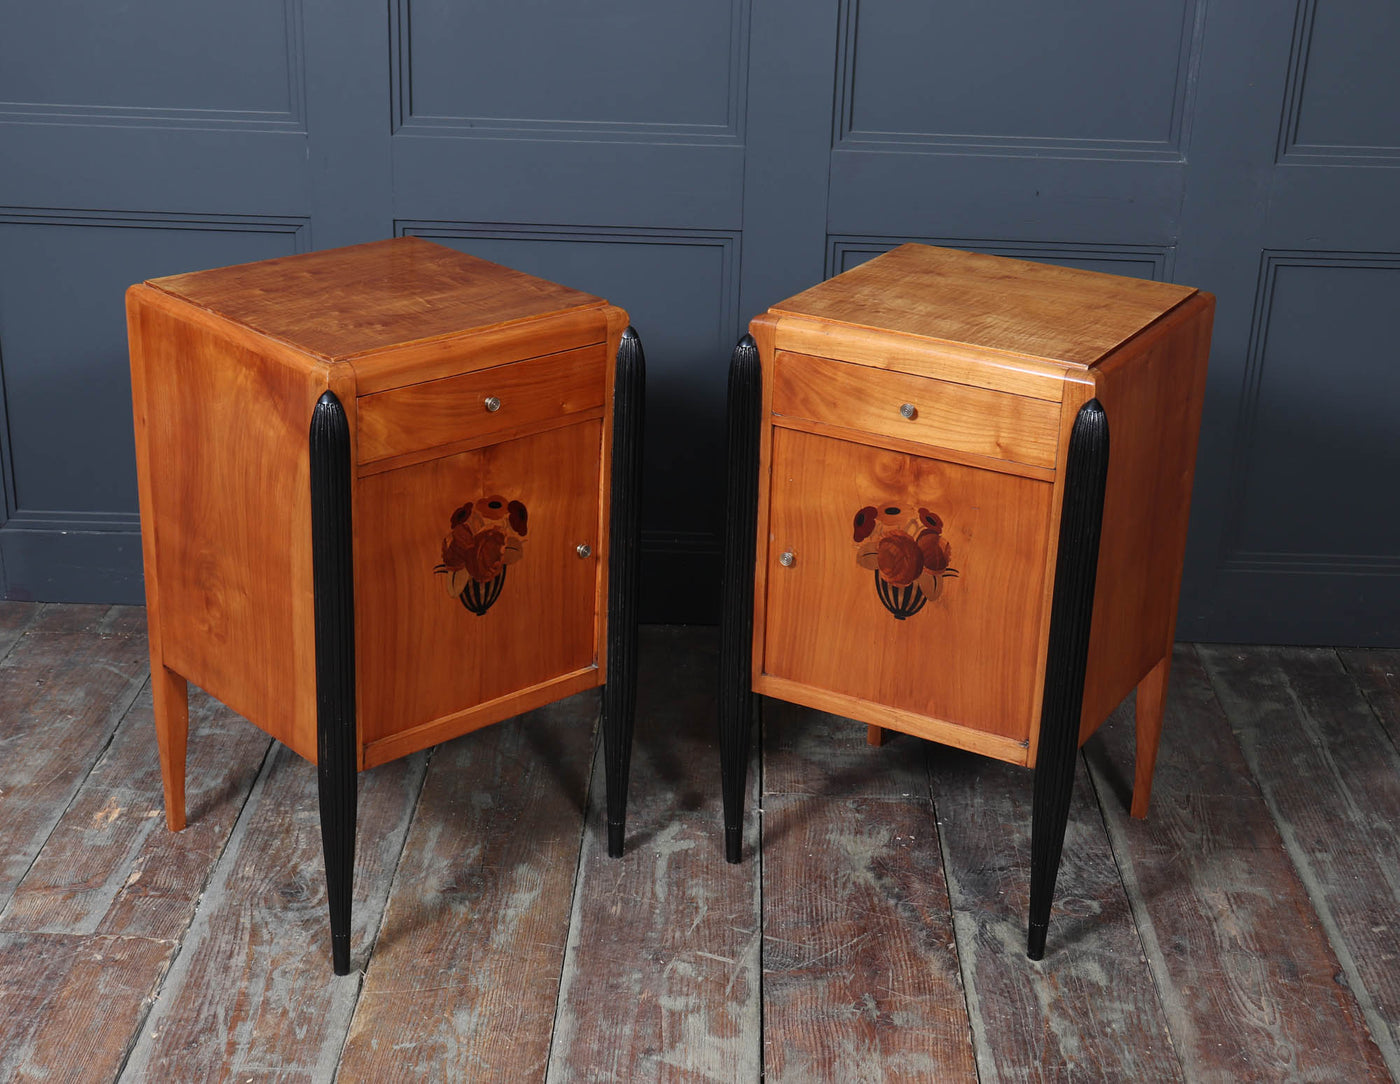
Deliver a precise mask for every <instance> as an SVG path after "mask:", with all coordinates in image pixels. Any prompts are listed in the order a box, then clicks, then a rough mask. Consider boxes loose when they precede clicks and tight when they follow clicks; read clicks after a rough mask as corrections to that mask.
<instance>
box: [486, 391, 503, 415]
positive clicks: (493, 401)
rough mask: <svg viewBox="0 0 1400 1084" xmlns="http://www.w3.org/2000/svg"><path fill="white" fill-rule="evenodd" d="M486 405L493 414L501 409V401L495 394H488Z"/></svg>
mask: <svg viewBox="0 0 1400 1084" xmlns="http://www.w3.org/2000/svg"><path fill="white" fill-rule="evenodd" d="M484 405H485V407H486V409H487V411H488V412H490V413H492V414H494V413H496V411H498V410H500V409H501V401H500V400H499V399H497V398H496V397H495V396H494V395H488V396H487V397H486V402H485V404H484Z"/></svg>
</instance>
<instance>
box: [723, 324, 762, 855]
mask: <svg viewBox="0 0 1400 1084" xmlns="http://www.w3.org/2000/svg"><path fill="white" fill-rule="evenodd" d="M762 407H763V378H762V373H761V370H760V368H759V362H758V347H757V345H756V344H755V343H754V341H753V338H752V337H751V336H748V335H745V336H744V337H743V338H742V339H740V340H739V345H738V346H736V347H735V348H734V356H733V358H732V359H731V360H730V362H729V491H728V495H727V498H726V501H725V509H724V583H723V587H722V590H721V595H720V607H721V610H720V646H719V744H720V777H721V781H722V786H723V789H724V857H725V858H726V859H727V860H728V861H730V862H738V861H739V859H740V858H741V857H742V856H743V849H744V838H743V831H744V786H745V777H746V775H747V774H748V766H749V738H750V735H751V732H752V728H753V692H752V686H751V677H750V667H751V662H752V658H753V579H754V560H755V556H754V554H755V545H756V535H755V531H756V523H757V520H758V442H759V432H760V423H761V421H762V418H761V413H762Z"/></svg>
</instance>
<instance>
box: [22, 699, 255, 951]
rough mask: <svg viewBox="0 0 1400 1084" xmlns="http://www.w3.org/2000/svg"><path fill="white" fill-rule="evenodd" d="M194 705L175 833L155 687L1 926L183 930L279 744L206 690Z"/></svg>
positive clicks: (172, 937)
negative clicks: (165, 806) (187, 782)
mask: <svg viewBox="0 0 1400 1084" xmlns="http://www.w3.org/2000/svg"><path fill="white" fill-rule="evenodd" d="M192 709H193V710H192V712H191V736H190V752H191V764H192V766H193V767H194V782H195V785H194V787H193V788H192V789H191V791H190V798H191V806H192V812H193V814H194V815H193V818H192V820H191V823H190V826H189V827H188V828H187V829H186V830H185V831H183V832H180V833H176V832H171V831H169V830H167V829H166V827H165V820H164V818H163V817H162V816H161V815H160V814H161V781H160V765H159V762H158V758H157V757H156V749H155V742H154V741H153V735H154V730H155V728H154V724H153V722H152V709H151V696H150V688H149V686H148V687H147V688H146V689H145V691H143V693H142V694H141V696H140V697H138V698H137V700H136V701H135V703H134V704H132V705H131V709H130V710H129V711H127V713H126V715H125V717H124V718H123V719H122V722H121V724H120V725H119V726H118V727H117V729H116V732H115V733H114V734H113V735H112V738H111V741H110V743H109V744H108V745H107V746H106V747H105V748H104V749H103V751H102V753H101V754H100V756H99V757H98V759H97V763H96V764H95V765H94V767H93V769H92V771H91V772H89V773H88V775H87V777H86V778H85V779H84V780H83V784H82V786H81V787H80V788H79V790H78V792H77V794H75V795H74V796H73V799H72V801H71V802H70V803H69V804H68V806H67V808H66V809H65V810H64V812H63V816H62V817H61V818H60V819H59V821H58V823H57V824H56V825H55V826H54V828H53V830H52V832H51V833H50V834H49V836H48V838H47V839H46V840H45V842H44V846H43V849H42V850H40V852H39V854H38V855H37V856H36V857H35V859H34V863H33V865H31V866H30V867H29V869H28V871H27V872H26V873H25V875H24V879H23V880H22V881H21V882H20V884H19V886H18V888H17V889H16V890H15V893H14V895H13V896H12V897H11V899H10V902H9V905H8V906H7V907H6V908H5V909H4V911H3V912H0V931H4V930H16V931H26V932H30V933H53V934H94V933H102V934H112V935H115V936H123V937H150V938H157V939H162V940H168V941H178V940H179V939H180V938H181V937H183V936H184V933H185V929H186V927H188V925H189V923H190V919H191V917H192V916H193V914H194V905H195V901H196V900H197V899H198V898H199V895H200V893H201V892H203V890H204V887H205V884H206V882H207V881H208V878H209V876H210V873H211V872H212V870H213V867H214V864H215V862H216V861H217V860H218V857H219V855H220V854H221V853H222V851H223V848H224V846H225V845H226V843H227V841H228V837H229V833H230V832H232V830H233V825H234V821H235V820H236V819H237V818H238V815H239V813H240V812H241V811H242V809H243V804H244V802H245V801H246V800H247V796H248V792H249V790H250V789H251V787H252V785H253V781H254V780H255V779H256V778H257V775H258V771H259V769H260V768H261V766H262V762H263V759H264V757H265V756H266V755H267V751H268V748H269V746H270V744H271V742H270V740H269V739H268V737H267V735H266V734H264V733H262V731H260V730H258V729H257V728H256V727H254V726H252V725H251V724H249V723H248V722H247V721H246V720H244V719H242V718H239V717H238V716H237V715H234V714H233V712H231V711H229V710H228V708H226V707H224V706H223V705H222V704H219V703H218V702H217V701H214V700H211V699H210V698H209V697H208V696H206V695H204V694H201V693H196V695H195V696H194V698H193V704H192Z"/></svg>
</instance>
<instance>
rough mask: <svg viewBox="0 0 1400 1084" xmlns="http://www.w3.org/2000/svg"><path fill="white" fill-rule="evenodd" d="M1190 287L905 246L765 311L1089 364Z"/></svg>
mask: <svg viewBox="0 0 1400 1084" xmlns="http://www.w3.org/2000/svg"><path fill="white" fill-rule="evenodd" d="M1193 293H1195V290H1194V289H1192V288H1191V287H1190V286H1175V285H1173V284H1171V283H1165V282H1151V281H1149V280H1146V279H1136V278H1124V277H1122V276H1119V275H1105V274H1102V273H1100V272H1097V271H1084V270H1081V269H1079V268H1073V267H1058V266H1054V265H1051V264H1042V263H1031V262H1029V261H1027V260H1012V259H1007V258H1005V257H1002V256H985V255H982V254H981V253H976V252H962V251H959V250H957V249H950V248H935V247H933V246H931V245H917V244H906V245H900V246H899V247H898V248H896V249H893V250H892V251H890V252H886V253H883V254H882V255H879V256H876V257H875V258H874V259H873V260H870V261H868V262H866V263H863V264H861V265H860V266H859V267H855V268H852V269H851V270H850V271H847V272H845V273H844V274H841V275H838V276H837V277H836V278H834V279H828V280H827V281H826V282H824V283H821V284H820V285H818V286H813V287H812V288H811V289H809V290H806V291H804V292H802V293H800V294H797V295H796V296H795V297H790V298H788V299H787V300H786V301H780V302H779V303H778V304H776V305H774V306H772V308H771V309H770V310H769V311H770V312H790V313H799V314H802V315H806V316H816V317H820V318H822V319H826V320H832V321H835V322H837V323H845V324H854V325H856V326H859V327H868V328H876V329H881V330H889V331H894V332H898V333H900V334H905V335H919V336H923V337H926V338H931V339H939V340H943V341H946V342H954V343H967V344H971V345H974V346H978V347H982V348H985V349H988V350H996V351H1006V352H1009V353H1012V354H1026V355H1029V356H1031V357H1039V358H1048V359H1052V360H1055V361H1065V362H1070V363H1073V364H1075V365H1082V366H1088V365H1092V364H1093V363H1094V362H1096V361H1098V360H1099V359H1100V358H1102V357H1103V356H1104V355H1105V354H1107V353H1108V352H1109V351H1110V350H1112V349H1113V348H1114V347H1116V346H1118V345H1119V344H1120V343H1122V342H1123V341H1124V340H1126V339H1128V338H1129V337H1131V336H1133V335H1136V334H1137V333H1138V331H1139V330H1141V329H1142V327H1143V326H1144V325H1146V324H1150V323H1151V322H1152V321H1153V320H1155V319H1157V318H1158V317H1159V316H1161V315H1162V314H1163V313H1165V312H1167V311H1168V310H1169V309H1171V308H1172V307H1173V306H1174V305H1177V304H1178V303H1180V302H1181V301H1182V300H1184V299H1185V298H1187V297H1190V296H1191V294H1193Z"/></svg>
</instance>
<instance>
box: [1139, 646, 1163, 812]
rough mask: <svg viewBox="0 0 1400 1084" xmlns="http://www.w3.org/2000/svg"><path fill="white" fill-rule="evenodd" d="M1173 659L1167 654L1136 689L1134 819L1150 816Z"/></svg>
mask: <svg viewBox="0 0 1400 1084" xmlns="http://www.w3.org/2000/svg"><path fill="white" fill-rule="evenodd" d="M1171 668H1172V656H1171V652H1170V651H1168V652H1167V654H1166V655H1165V656H1164V657H1163V659H1162V661H1161V662H1159V663H1158V664H1157V665H1156V666H1154V667H1153V668H1152V669H1151V670H1149V671H1148V672H1147V676H1146V677H1145V678H1143V679H1142V681H1141V682H1139V683H1138V687H1137V758H1136V760H1137V763H1136V766H1135V768H1134V770H1133V809H1132V813H1133V816H1134V817H1139V818H1141V817H1145V816H1147V803H1148V802H1149V801H1150V800H1151V799H1152V773H1153V772H1154V771H1155V770H1156V768H1157V746H1158V744H1159V743H1160V742H1161V740H1162V716H1163V715H1164V714H1165V713H1166V710H1167V679H1168V677H1169V676H1170V675H1171Z"/></svg>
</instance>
